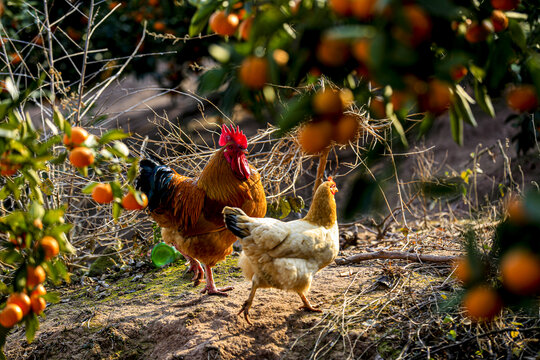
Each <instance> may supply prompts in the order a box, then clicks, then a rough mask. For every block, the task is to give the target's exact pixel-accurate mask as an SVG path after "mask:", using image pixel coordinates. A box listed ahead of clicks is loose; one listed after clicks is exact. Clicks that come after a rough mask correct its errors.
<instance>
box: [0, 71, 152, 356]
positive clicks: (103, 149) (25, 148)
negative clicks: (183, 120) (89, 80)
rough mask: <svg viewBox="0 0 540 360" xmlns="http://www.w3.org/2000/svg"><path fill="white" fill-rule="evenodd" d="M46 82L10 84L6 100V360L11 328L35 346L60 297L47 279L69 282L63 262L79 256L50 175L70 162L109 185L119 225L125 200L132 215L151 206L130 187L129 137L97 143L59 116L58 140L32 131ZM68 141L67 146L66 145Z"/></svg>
mask: <svg viewBox="0 0 540 360" xmlns="http://www.w3.org/2000/svg"><path fill="white" fill-rule="evenodd" d="M42 80H43V78H42V79H41V80H39V81H36V82H34V83H33V84H32V85H31V86H30V87H29V88H27V89H25V90H24V91H23V92H22V93H21V92H19V91H18V89H17V88H16V87H15V85H14V84H13V82H12V81H11V80H10V79H9V78H8V79H6V81H5V84H6V86H5V88H6V91H5V92H3V93H2V94H0V119H1V120H0V159H1V160H0V162H1V170H0V175H1V176H0V186H1V188H0V200H1V201H3V204H4V206H3V209H5V210H3V211H4V214H3V216H2V217H0V233H1V234H2V236H1V239H0V262H1V263H2V267H3V268H4V269H7V270H6V272H5V273H6V274H7V276H6V278H7V279H8V281H6V282H0V292H1V293H2V294H3V295H5V296H7V300H6V298H4V300H5V301H2V304H1V305H0V359H2V358H5V357H4V354H3V345H4V343H5V339H6V336H7V334H8V333H9V331H10V330H11V328H12V327H13V326H15V325H17V324H19V323H24V324H25V329H26V336H27V339H28V341H32V339H33V338H34V335H35V332H36V330H37V328H38V325H39V321H38V315H42V314H43V310H44V309H45V307H46V305H47V302H55V301H57V300H58V295H56V294H54V293H48V292H47V290H46V288H45V286H44V284H45V283H46V280H47V278H48V279H49V280H50V281H52V282H55V283H56V282H59V281H62V280H65V281H69V273H68V271H67V268H66V266H65V264H64V262H63V261H62V255H64V254H73V253H74V248H73V247H72V245H70V242H69V241H68V238H67V236H66V234H67V233H68V231H69V230H70V229H71V224H67V223H66V222H65V220H64V214H65V212H66V211H69V209H68V207H67V206H66V205H64V204H62V203H60V204H57V203H55V201H53V200H54V197H53V196H52V195H53V193H52V190H51V187H54V184H52V182H51V181H50V179H49V175H48V174H50V173H52V172H54V169H55V167H58V166H63V164H64V163H65V162H66V158H67V157H68V155H69V157H70V161H71V163H72V165H73V166H76V167H77V168H78V171H79V172H80V173H81V174H82V175H84V176H88V175H89V174H91V175H93V177H97V178H99V179H103V180H107V184H106V185H107V186H108V187H109V189H110V193H111V194H110V199H109V201H108V202H112V203H113V205H112V215H113V217H114V218H115V219H116V218H118V216H119V215H120V213H121V211H122V210H123V208H124V207H123V206H122V203H123V202H122V199H123V198H124V197H129V199H131V201H130V203H129V204H130V205H129V207H128V208H126V210H131V209H142V208H143V207H144V205H145V201H146V200H144V199H143V198H142V197H141V194H140V193H138V192H136V191H135V190H134V189H133V188H132V186H131V185H130V183H132V182H133V180H134V178H135V176H136V173H137V162H136V159H135V158H131V157H129V152H128V150H127V147H126V145H124V144H123V143H122V142H121V141H120V140H121V139H124V138H126V137H127V136H128V135H127V134H124V133H123V132H121V131H119V130H111V131H108V132H106V133H104V134H103V135H102V136H101V137H100V138H98V137H96V136H94V135H90V134H88V133H87V132H86V131H85V130H84V129H81V128H73V129H72V128H71V126H70V124H69V122H67V121H66V120H65V119H64V118H63V116H62V114H61V113H60V112H59V111H58V110H57V109H54V116H53V119H49V120H48V126H49V128H50V129H51V130H52V133H53V135H50V136H49V137H48V138H44V136H43V134H41V133H40V131H38V130H36V129H35V128H34V125H33V123H32V121H31V119H30V117H29V115H28V114H26V113H24V112H23V109H24V106H25V104H26V103H27V102H28V101H29V100H30V99H32V98H33V97H34V96H37V95H38V94H37V92H36V91H35V90H38V89H39V90H40V91H43V88H41V83H42ZM51 120H52V121H51ZM62 135H64V136H62ZM63 138H64V143H65V146H64V145H60V144H61V142H62V139H63ZM74 154H78V155H77V156H74ZM127 167H129V170H128V176H127V181H122V180H121V179H122V177H120V176H119V175H120V174H121V172H123V171H124V170H125V169H126V168H127ZM97 187H98V183H96V182H91V183H89V184H88V185H87V186H86V187H85V189H84V192H86V193H90V192H92V191H93V189H95V188H97ZM124 194H127V195H126V196H124ZM137 205H138V206H137ZM6 208H7V209H6ZM59 255H60V256H59ZM5 265H7V267H6V266H5Z"/></svg>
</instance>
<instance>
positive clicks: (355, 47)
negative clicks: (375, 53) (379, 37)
mask: <svg viewBox="0 0 540 360" xmlns="http://www.w3.org/2000/svg"><path fill="white" fill-rule="evenodd" d="M370 46H371V40H370V39H368V38H361V39H358V40H356V41H355V42H353V44H352V54H353V57H354V58H355V59H356V60H358V61H360V62H363V63H364V64H367V63H369V58H370V53H369V48H370Z"/></svg>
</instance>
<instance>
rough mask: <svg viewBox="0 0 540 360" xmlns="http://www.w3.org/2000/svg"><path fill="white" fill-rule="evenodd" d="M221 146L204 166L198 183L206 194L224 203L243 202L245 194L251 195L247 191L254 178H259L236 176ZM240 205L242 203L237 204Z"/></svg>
mask: <svg viewBox="0 0 540 360" xmlns="http://www.w3.org/2000/svg"><path fill="white" fill-rule="evenodd" d="M224 150H225V149H224V148H221V149H219V150H218V151H216V152H215V153H214V155H212V157H211V158H210V160H208V164H206V166H205V167H204V169H203V171H202V173H201V175H200V176H199V179H198V181H197V185H198V186H199V187H200V188H201V189H203V190H204V191H205V192H206V195H207V196H208V197H209V198H211V199H213V200H217V201H220V202H223V203H228V204H231V201H232V203H240V204H241V203H242V201H243V200H244V197H245V196H249V193H248V192H247V190H248V188H249V186H251V185H252V183H253V180H258V177H254V178H253V179H251V178H250V179H248V180H246V181H240V180H238V179H237V178H236V176H234V173H233V171H232V169H231V164H229V162H228V161H227V159H225V156H224V155H223V151H224ZM236 206H240V205H236Z"/></svg>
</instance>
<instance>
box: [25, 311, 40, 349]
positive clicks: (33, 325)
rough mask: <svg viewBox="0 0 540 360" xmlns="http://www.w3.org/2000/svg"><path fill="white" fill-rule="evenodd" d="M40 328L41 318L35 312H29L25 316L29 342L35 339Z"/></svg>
mask: <svg viewBox="0 0 540 360" xmlns="http://www.w3.org/2000/svg"><path fill="white" fill-rule="evenodd" d="M38 329H39V320H38V318H37V315H36V314H34V313H31V314H29V315H28V316H26V318H25V330H26V340H27V341H28V343H31V342H32V341H34V337H35V336H36V331H37V330H38Z"/></svg>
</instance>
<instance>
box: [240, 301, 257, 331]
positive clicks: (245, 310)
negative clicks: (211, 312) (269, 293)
mask: <svg viewBox="0 0 540 360" xmlns="http://www.w3.org/2000/svg"><path fill="white" fill-rule="evenodd" d="M250 305H251V304H249V302H248V301H247V300H246V301H245V302H244V305H242V308H241V309H240V311H239V312H238V314H236V316H238V315H240V314H241V313H244V319H246V322H247V323H248V324H249V325H253V324H252V323H251V321H249V308H250Z"/></svg>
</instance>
